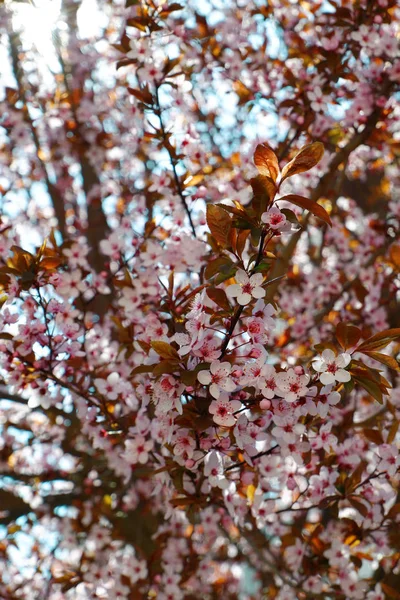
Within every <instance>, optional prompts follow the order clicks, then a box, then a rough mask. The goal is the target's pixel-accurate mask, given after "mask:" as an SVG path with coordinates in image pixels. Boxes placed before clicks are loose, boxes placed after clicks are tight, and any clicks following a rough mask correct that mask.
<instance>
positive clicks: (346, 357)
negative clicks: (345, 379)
mask: <svg viewBox="0 0 400 600" xmlns="http://www.w3.org/2000/svg"><path fill="white" fill-rule="evenodd" d="M350 362H351V354H349V353H348V352H344V353H343V354H340V355H339V356H338V357H337V359H336V365H337V366H338V367H340V368H343V367H347V365H348V364H349V363H350Z"/></svg>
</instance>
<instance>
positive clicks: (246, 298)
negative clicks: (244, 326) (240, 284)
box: [237, 294, 251, 306]
mask: <svg viewBox="0 0 400 600" xmlns="http://www.w3.org/2000/svg"><path fill="white" fill-rule="evenodd" d="M237 301H238V303H239V304H241V305H242V306H245V305H246V304H248V303H249V302H250V301H251V295H250V294H239V295H238V297H237Z"/></svg>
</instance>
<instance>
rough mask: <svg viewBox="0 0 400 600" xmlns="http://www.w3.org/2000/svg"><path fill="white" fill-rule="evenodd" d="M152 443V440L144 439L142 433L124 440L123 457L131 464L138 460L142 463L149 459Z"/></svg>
mask: <svg viewBox="0 0 400 600" xmlns="http://www.w3.org/2000/svg"><path fill="white" fill-rule="evenodd" d="M153 445H154V442H153V440H146V438H145V437H143V436H142V435H137V436H136V437H135V438H134V439H133V440H126V442H125V452H124V458H125V459H126V460H127V461H128V462H130V463H132V464H135V463H138V462H139V463H140V464H142V465H144V464H145V463H146V462H147V461H148V459H149V452H150V451H151V450H152V449H153Z"/></svg>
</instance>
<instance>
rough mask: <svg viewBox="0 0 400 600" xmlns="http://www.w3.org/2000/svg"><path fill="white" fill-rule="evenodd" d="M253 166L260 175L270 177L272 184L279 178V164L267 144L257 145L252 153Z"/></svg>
mask: <svg viewBox="0 0 400 600" xmlns="http://www.w3.org/2000/svg"><path fill="white" fill-rule="evenodd" d="M254 164H255V165H256V167H257V170H258V172H259V173H260V175H265V176H266V177H270V178H271V179H272V181H273V182H275V181H276V180H277V179H278V176H279V164H278V159H277V157H276V154H275V152H274V151H273V150H272V148H270V147H269V146H268V144H258V146H257V148H256V151H255V152H254Z"/></svg>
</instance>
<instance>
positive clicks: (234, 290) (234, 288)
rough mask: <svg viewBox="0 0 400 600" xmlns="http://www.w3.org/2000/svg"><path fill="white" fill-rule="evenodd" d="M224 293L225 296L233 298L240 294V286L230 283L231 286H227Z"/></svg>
mask: <svg viewBox="0 0 400 600" xmlns="http://www.w3.org/2000/svg"><path fill="white" fill-rule="evenodd" d="M225 292H226V295H227V296H230V297H231V298H235V297H236V296H238V295H239V294H241V293H242V286H241V285H239V284H238V283H232V285H228V287H227V288H226V290H225Z"/></svg>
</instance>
